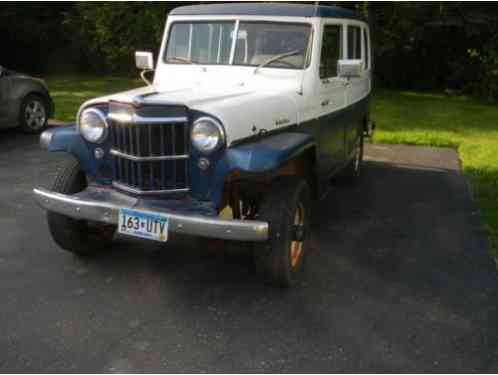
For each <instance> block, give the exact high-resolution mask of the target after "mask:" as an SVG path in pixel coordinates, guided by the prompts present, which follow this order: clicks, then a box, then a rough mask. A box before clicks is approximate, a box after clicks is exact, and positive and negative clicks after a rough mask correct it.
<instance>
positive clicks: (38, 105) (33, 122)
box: [19, 94, 48, 134]
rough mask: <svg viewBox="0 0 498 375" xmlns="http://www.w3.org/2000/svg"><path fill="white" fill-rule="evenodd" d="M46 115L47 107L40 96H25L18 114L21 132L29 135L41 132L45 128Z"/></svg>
mask: <svg viewBox="0 0 498 375" xmlns="http://www.w3.org/2000/svg"><path fill="white" fill-rule="evenodd" d="M47 113H48V112H47V105H46V103H45V100H44V99H43V98H42V97H41V96H38V95H32V94H31V95H28V96H26V97H25V98H24V100H23V101H22V104H21V110H20V112H19V124H20V127H21V130H22V131H23V132H25V133H29V134H36V133H39V132H41V131H42V130H44V129H45V128H46V127H47V121H48V118H47Z"/></svg>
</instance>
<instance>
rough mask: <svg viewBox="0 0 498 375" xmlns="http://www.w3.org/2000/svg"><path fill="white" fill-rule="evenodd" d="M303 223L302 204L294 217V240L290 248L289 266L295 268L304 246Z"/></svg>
mask: <svg viewBox="0 0 498 375" xmlns="http://www.w3.org/2000/svg"><path fill="white" fill-rule="evenodd" d="M304 221H305V211H304V207H303V204H302V203H299V205H298V206H297V210H296V214H295V215H294V231H295V233H294V239H293V241H292V242H291V246H290V258H291V266H292V268H295V267H296V266H297V265H298V263H299V259H300V258H301V256H302V255H303V244H304V236H305V234H304Z"/></svg>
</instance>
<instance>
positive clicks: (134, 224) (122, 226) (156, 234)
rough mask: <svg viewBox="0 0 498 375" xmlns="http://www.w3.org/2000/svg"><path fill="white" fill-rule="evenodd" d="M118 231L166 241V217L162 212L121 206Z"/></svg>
mask: <svg viewBox="0 0 498 375" xmlns="http://www.w3.org/2000/svg"><path fill="white" fill-rule="evenodd" d="M118 228H119V233H122V234H126V235H128V236H134V237H139V238H145V239H148V240H153V241H160V242H166V241H168V217H167V216H166V215H163V214H159V213H155V212H148V211H137V210H130V209H127V208H122V209H120V210H119V227H118Z"/></svg>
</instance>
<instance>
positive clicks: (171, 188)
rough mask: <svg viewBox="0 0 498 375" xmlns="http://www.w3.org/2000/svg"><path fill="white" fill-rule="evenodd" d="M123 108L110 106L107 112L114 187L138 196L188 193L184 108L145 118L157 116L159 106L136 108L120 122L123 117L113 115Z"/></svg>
mask: <svg viewBox="0 0 498 375" xmlns="http://www.w3.org/2000/svg"><path fill="white" fill-rule="evenodd" d="M123 106H124V105H122V104H111V105H110V112H109V125H110V129H111V142H112V149H111V154H112V155H113V158H114V182H113V184H114V186H115V187H116V188H118V189H120V190H124V191H127V192H129V193H133V194H138V195H147V194H167V193H179V192H188V191H189V181H188V160H189V137H188V119H187V116H186V109H184V108H182V107H181V108H179V109H178V110H177V111H171V108H165V111H166V110H168V112H167V115H168V117H145V116H146V115H150V114H151V113H154V114H156V113H157V114H161V113H160V112H159V111H160V107H158V109H157V110H155V111H153V110H151V108H150V107H139V108H136V109H135V108H134V109H133V111H134V112H133V116H128V117H125V120H123V116H118V115H116V113H119V111H120V110H122V109H123ZM128 110H129V109H128ZM158 112H159V113H158ZM130 113H131V112H130ZM161 115H163V116H164V115H165V113H162V114H161Z"/></svg>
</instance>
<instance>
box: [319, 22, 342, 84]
mask: <svg viewBox="0 0 498 375" xmlns="http://www.w3.org/2000/svg"><path fill="white" fill-rule="evenodd" d="M341 58H342V26H341V25H326V26H325V27H324V29H323V40H322V54H321V57H320V78H330V77H336V76H337V62H338V60H340V59H341Z"/></svg>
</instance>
